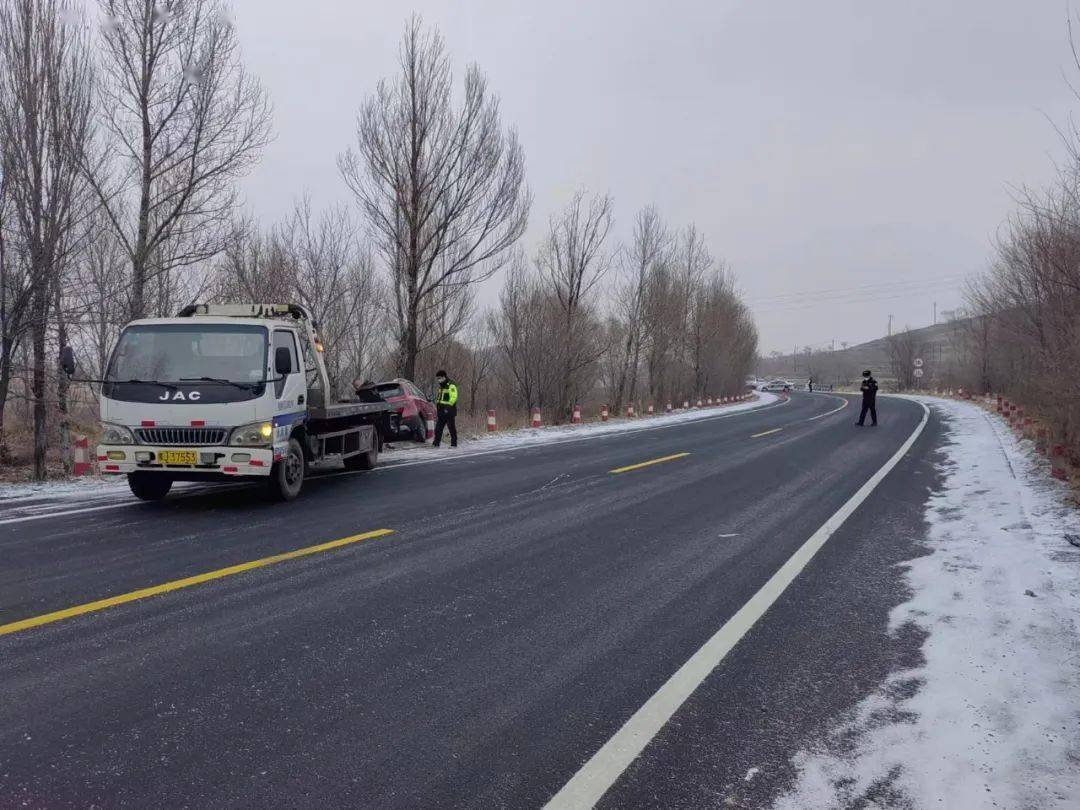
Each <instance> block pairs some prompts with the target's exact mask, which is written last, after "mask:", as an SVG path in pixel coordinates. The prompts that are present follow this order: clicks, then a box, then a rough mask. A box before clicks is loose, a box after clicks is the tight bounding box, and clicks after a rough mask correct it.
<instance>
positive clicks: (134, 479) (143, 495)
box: [127, 472, 173, 501]
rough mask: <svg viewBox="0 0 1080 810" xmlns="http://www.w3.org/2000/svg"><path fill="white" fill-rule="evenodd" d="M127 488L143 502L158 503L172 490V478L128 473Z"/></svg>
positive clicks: (151, 474) (152, 474)
mask: <svg viewBox="0 0 1080 810" xmlns="http://www.w3.org/2000/svg"><path fill="white" fill-rule="evenodd" d="M127 480H128V486H129V487H131V492H132V494H133V495H134V496H135V497H136V498H139V499H140V500H143V501H160V500H161V499H162V498H164V497H165V496H166V495H168V494H169V490H170V489H172V483H173V482H172V478H170V477H169V476H168V475H163V474H161V473H151V472H133V473H128V477H127Z"/></svg>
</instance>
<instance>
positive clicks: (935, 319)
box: [934, 301, 937, 326]
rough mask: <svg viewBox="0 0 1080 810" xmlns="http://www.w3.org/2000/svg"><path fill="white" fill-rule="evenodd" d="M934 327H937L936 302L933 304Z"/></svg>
mask: <svg viewBox="0 0 1080 810" xmlns="http://www.w3.org/2000/svg"><path fill="white" fill-rule="evenodd" d="M934 326H937V301H935V302H934Z"/></svg>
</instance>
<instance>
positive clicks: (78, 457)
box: [71, 436, 93, 475]
mask: <svg viewBox="0 0 1080 810" xmlns="http://www.w3.org/2000/svg"><path fill="white" fill-rule="evenodd" d="M74 447H75V464H74V466H73V467H72V470H71V472H72V473H73V474H74V475H90V473H92V472H93V466H92V465H91V463H90V440H89V439H88V438H86V437H85V436H76V437H75V442H74Z"/></svg>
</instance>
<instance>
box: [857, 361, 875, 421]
mask: <svg viewBox="0 0 1080 810" xmlns="http://www.w3.org/2000/svg"><path fill="white" fill-rule="evenodd" d="M862 376H863V381H862V385H861V386H859V390H861V391H862V411H861V412H860V413H859V421H858V422H856V423H855V424H856V425H859V426H860V427H861V426H862V425H863V423H864V422H866V412H867V411H870V425H871V426H872V427H877V380H875V379H874V378H873V377H872V376H871V374H870V369H867V370H866V371H864V372H863V373H862Z"/></svg>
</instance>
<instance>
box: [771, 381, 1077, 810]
mask: <svg viewBox="0 0 1080 810" xmlns="http://www.w3.org/2000/svg"><path fill="white" fill-rule="evenodd" d="M925 401H926V402H927V403H928V404H930V405H931V406H932V407H934V408H935V409H936V410H937V411H938V413H939V414H940V415H943V416H945V417H947V423H946V425H947V428H948V435H947V439H946V443H945V445H944V447H943V453H944V459H945V460H944V464H943V470H942V473H943V478H944V481H943V485H942V487H941V489H940V490H939V491H937V492H935V493H933V494H932V495H931V497H930V501H929V504H928V507H927V521H928V524H929V536H928V540H927V545H928V546H929V549H930V553H929V554H928V555H927V556H924V557H920V558H918V559H916V560H912V561H910V562H908V563H906V564H905V567H906V569H907V571H906V577H907V580H908V584H909V585H910V588H911V591H912V597H911V600H910V601H908V602H906V603H904V604H902V605H900V606H898V607H897V608H896V609H895V610H894V611H893V613H892V615H891V617H890V632H894V633H895V632H896V631H897V630H899V628H901V627H902V626H905V625H911V624H913V625H915V626H917V627H919V628H921V629H922V630H923V631H925V632H926V633H927V634H928V635H927V637H926V640H925V642H924V644H923V654H924V657H925V663H924V664H923V665H922V666H920V667H917V668H915V669H913V670H907V671H901V672H896V673H893V674H892V675H891V676H890V677H889V678H888V679H887V681H886V682H885V683H884V684H883V685H882V686H881V687H880V688H879V689H878V691H877V692H876V693H874V694H873V695H871V696H870V697H868V698H866V699H865V700H864V701H862V702H861V703H860V704H859V705H858V706H857V707H856V708H855V709H854V710H853V711H852V712H850V713H849V714H848V715H847V716H845V717H844V718H842V719H841V720H840V722H839V723H838V725H837V726H836V727H834V728H833V729H832V730H831V731H830V732H829V736H828V739H827V740H826V741H824V743H823V744H822V745H821V746H820V747H819V748H818V749H817V750H808V751H803V752H801V753H799V754H798V755H797V756H796V757H795V759H794V764H795V765H796V766H797V768H798V769H799V776H798V778H797V781H796V784H795V786H794V787H793V789H792V790H791V791H790V792H789V793H788V794H787V795H785V796H783V797H781V798H780V799H779V800H778V801H777V802H776V803H775V807H776V808H780V809H781V810H796V809H797V808H799V809H801V808H810V807H813V808H839V807H845V808H846V807H913V808H929V807H948V808H965V810H968V809H969V808H984V807H985V808H991V807H1003V808H1004V807H1008V808H1077V807H1080V627H1078V620H1080V549H1077V548H1074V547H1072V546H1070V545H1069V544H1068V543H1067V542H1066V540H1065V538H1064V534H1065V533H1066V532H1076V531H1078V530H1080V513H1078V512H1077V510H1076V509H1074V508H1072V507H1070V506H1069V505H1068V504H1067V502H1066V491H1065V488H1064V487H1063V486H1062V485H1061V484H1060V483H1059V482H1056V481H1054V480H1053V479H1051V478H1050V477H1049V475H1048V473H1047V471H1046V469H1045V463H1041V464H1040V463H1039V460H1038V459H1037V457H1035V456H1034V455H1033V454H1032V449H1031V443H1030V442H1019V441H1017V440H1016V439H1015V438H1014V437H1013V436H1012V434H1011V433H1010V432H1009V429H1008V428H1007V426H1005V424H1004V423H1003V422H1002V421H1001V420H1000V419H998V418H997V417H992V416H990V415H988V414H987V413H986V412H985V411H983V410H982V409H980V408H978V407H977V406H974V405H971V404H967V403H961V402H953V401H948V400H938V399H931V398H926V399H925ZM1027 593H1032V594H1034V596H1031V595H1026V594H1027Z"/></svg>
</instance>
